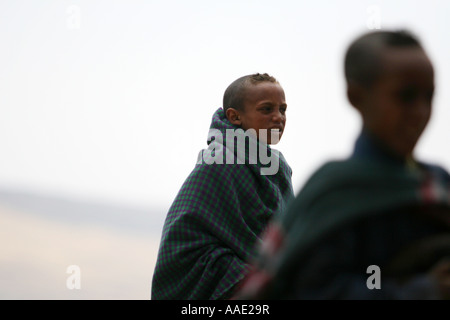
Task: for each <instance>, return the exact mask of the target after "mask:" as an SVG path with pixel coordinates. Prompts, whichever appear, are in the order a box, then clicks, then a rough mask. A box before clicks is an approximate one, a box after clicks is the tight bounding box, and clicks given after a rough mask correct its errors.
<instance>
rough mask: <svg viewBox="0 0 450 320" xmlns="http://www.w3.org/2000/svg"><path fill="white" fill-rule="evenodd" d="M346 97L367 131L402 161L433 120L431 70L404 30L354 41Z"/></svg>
mask: <svg viewBox="0 0 450 320" xmlns="http://www.w3.org/2000/svg"><path fill="white" fill-rule="evenodd" d="M345 76H346V80H347V96H348V99H349V101H350V103H351V104H352V105H353V106H354V107H355V108H356V109H357V110H358V111H359V112H360V113H361V116H362V119H363V125H364V128H365V129H366V130H368V131H369V132H371V133H372V134H374V135H375V136H376V137H377V138H378V139H379V140H381V141H382V142H383V143H384V144H385V145H386V147H388V148H389V149H390V150H391V151H393V152H394V153H396V154H397V155H399V156H402V157H408V156H411V155H412V153H413V151H414V147H415V146H416V143H417V141H418V140H419V138H420V136H421V134H422V132H423V131H424V129H425V128H426V125H427V123H428V120H429V119H430V116H431V109H432V98H433V93H434V71H433V66H432V64H431V62H430V59H429V58H428V56H427V54H426V53H425V51H424V49H423V48H422V46H421V44H420V43H419V41H418V40H417V39H416V38H415V37H414V36H413V35H411V34H410V33H408V32H405V31H398V32H393V31H376V32H372V33H368V34H365V35H363V36H361V37H359V38H358V39H356V40H355V41H354V42H353V43H352V44H351V45H350V47H349V48H348V50H347V53H346V56H345Z"/></svg>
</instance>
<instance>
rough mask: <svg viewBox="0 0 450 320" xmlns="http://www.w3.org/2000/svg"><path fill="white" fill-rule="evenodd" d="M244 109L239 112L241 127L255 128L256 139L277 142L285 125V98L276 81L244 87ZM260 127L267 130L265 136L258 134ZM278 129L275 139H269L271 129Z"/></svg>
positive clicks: (245, 128)
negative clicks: (276, 138) (277, 135)
mask: <svg viewBox="0 0 450 320" xmlns="http://www.w3.org/2000/svg"><path fill="white" fill-rule="evenodd" d="M245 96H246V99H245V104H244V110H243V111H240V112H239V117H240V121H241V128H242V129H244V130H248V129H255V130H256V133H257V134H258V139H262V140H263V141H266V142H267V143H268V144H271V143H274V144H275V143H277V142H278V141H279V140H280V139H281V136H282V135H283V131H284V127H285V125H286V108H287V104H286V99H285V96H284V90H283V88H281V86H280V85H279V84H277V83H272V82H261V83H258V84H256V85H249V86H248V87H247V89H246V94H245ZM260 129H266V130H267V137H263V136H260V132H259V130H260ZM272 129H277V130H279V138H278V140H277V141H273V142H272V141H271V134H270V133H271V130H272Z"/></svg>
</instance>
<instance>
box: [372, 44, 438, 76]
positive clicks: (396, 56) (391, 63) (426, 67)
mask: <svg viewBox="0 0 450 320" xmlns="http://www.w3.org/2000/svg"><path fill="white" fill-rule="evenodd" d="M381 68H382V71H383V73H384V74H385V75H392V74H393V73H397V74H398V73H403V74H411V73H414V74H418V73H420V74H423V75H427V76H433V73H434V71H433V66H432V63H431V61H430V59H429V58H428V56H427V54H426V53H425V51H424V50H423V49H421V48H415V47H413V48H411V47H407V48H384V49H383V50H382V52H381Z"/></svg>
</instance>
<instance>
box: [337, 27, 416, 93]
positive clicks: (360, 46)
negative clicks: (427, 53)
mask: <svg viewBox="0 0 450 320" xmlns="http://www.w3.org/2000/svg"><path fill="white" fill-rule="evenodd" d="M406 47H411V48H420V49H423V48H422V45H421V44H420V41H419V40H418V39H417V37H416V36H415V35H413V34H412V33H411V32H409V31H407V30H399V31H374V32H370V33H366V34H364V35H362V36H360V37H359V38H357V39H356V40H354V41H353V42H352V43H351V44H350V46H349V47H348V49H347V52H346V54H345V59H344V69H345V70H344V72H345V78H346V80H347V83H356V84H360V85H363V86H365V87H370V86H371V85H372V84H373V83H374V82H375V80H377V78H378V77H379V76H380V74H381V71H382V66H381V61H380V60H381V59H380V51H381V50H382V49H385V48H406Z"/></svg>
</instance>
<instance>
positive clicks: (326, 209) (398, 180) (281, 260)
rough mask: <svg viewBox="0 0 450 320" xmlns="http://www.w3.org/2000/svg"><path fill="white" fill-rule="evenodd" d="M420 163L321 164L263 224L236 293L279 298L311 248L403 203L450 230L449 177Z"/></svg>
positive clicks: (246, 296)
mask: <svg viewBox="0 0 450 320" xmlns="http://www.w3.org/2000/svg"><path fill="white" fill-rule="evenodd" d="M421 166H422V170H417V171H412V170H409V169H408V168H406V167H399V166H398V165H394V164H391V163H383V162H377V161H367V159H360V158H350V159H349V160H346V161H335V162H329V163H327V164H325V165H323V166H322V167H321V168H320V169H319V170H317V171H316V172H315V173H314V174H313V175H312V176H311V178H310V179H309V181H308V182H307V183H306V184H305V186H304V188H303V189H302V190H301V191H300V193H299V194H298V195H297V197H296V199H295V200H294V201H293V202H292V203H291V206H290V208H289V209H288V211H287V213H286V214H285V215H284V216H282V217H281V218H280V219H275V220H274V221H273V222H272V223H271V225H270V226H269V227H268V228H267V231H266V233H265V234H264V235H263V242H262V246H261V247H260V248H259V250H260V251H259V254H258V257H257V259H256V260H255V261H253V264H252V267H251V271H250V272H249V274H248V276H247V277H246V279H245V280H244V281H243V282H242V283H241V285H240V287H239V288H238V290H237V294H236V295H235V296H234V298H235V299H279V298H281V299H283V297H286V296H285V294H286V292H288V291H290V290H292V288H291V285H292V283H293V280H294V279H296V278H297V276H296V272H297V271H298V270H299V268H300V266H301V265H302V264H303V263H304V262H305V259H307V257H308V255H309V254H310V253H311V252H313V251H314V250H315V251H316V252H317V250H320V249H319V248H320V244H321V241H322V240H323V239H325V238H326V237H327V236H328V235H330V234H332V233H333V232H335V231H337V230H344V227H346V226H349V225H350V224H351V223H353V222H356V221H361V220H363V219H365V218H370V217H374V216H380V215H381V214H392V213H394V212H396V210H401V209H402V208H411V207H418V208H428V209H427V210H425V211H424V212H422V214H423V213H426V214H427V215H434V214H435V216H434V217H432V218H433V219H436V221H439V224H440V225H441V226H444V227H445V226H447V229H446V230H447V231H446V234H447V235H450V177H449V175H448V173H447V172H446V171H445V170H444V169H442V168H440V167H437V166H430V165H426V164H421ZM437 207H439V208H440V209H439V210H434V208H437ZM392 245H393V246H395V245H396V244H392ZM336 263H337V262H336ZM329 268H331V270H332V269H333V266H330V267H329ZM303 277H304V278H305V279H306V278H308V276H307V275H303ZM294 290H295V289H294Z"/></svg>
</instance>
